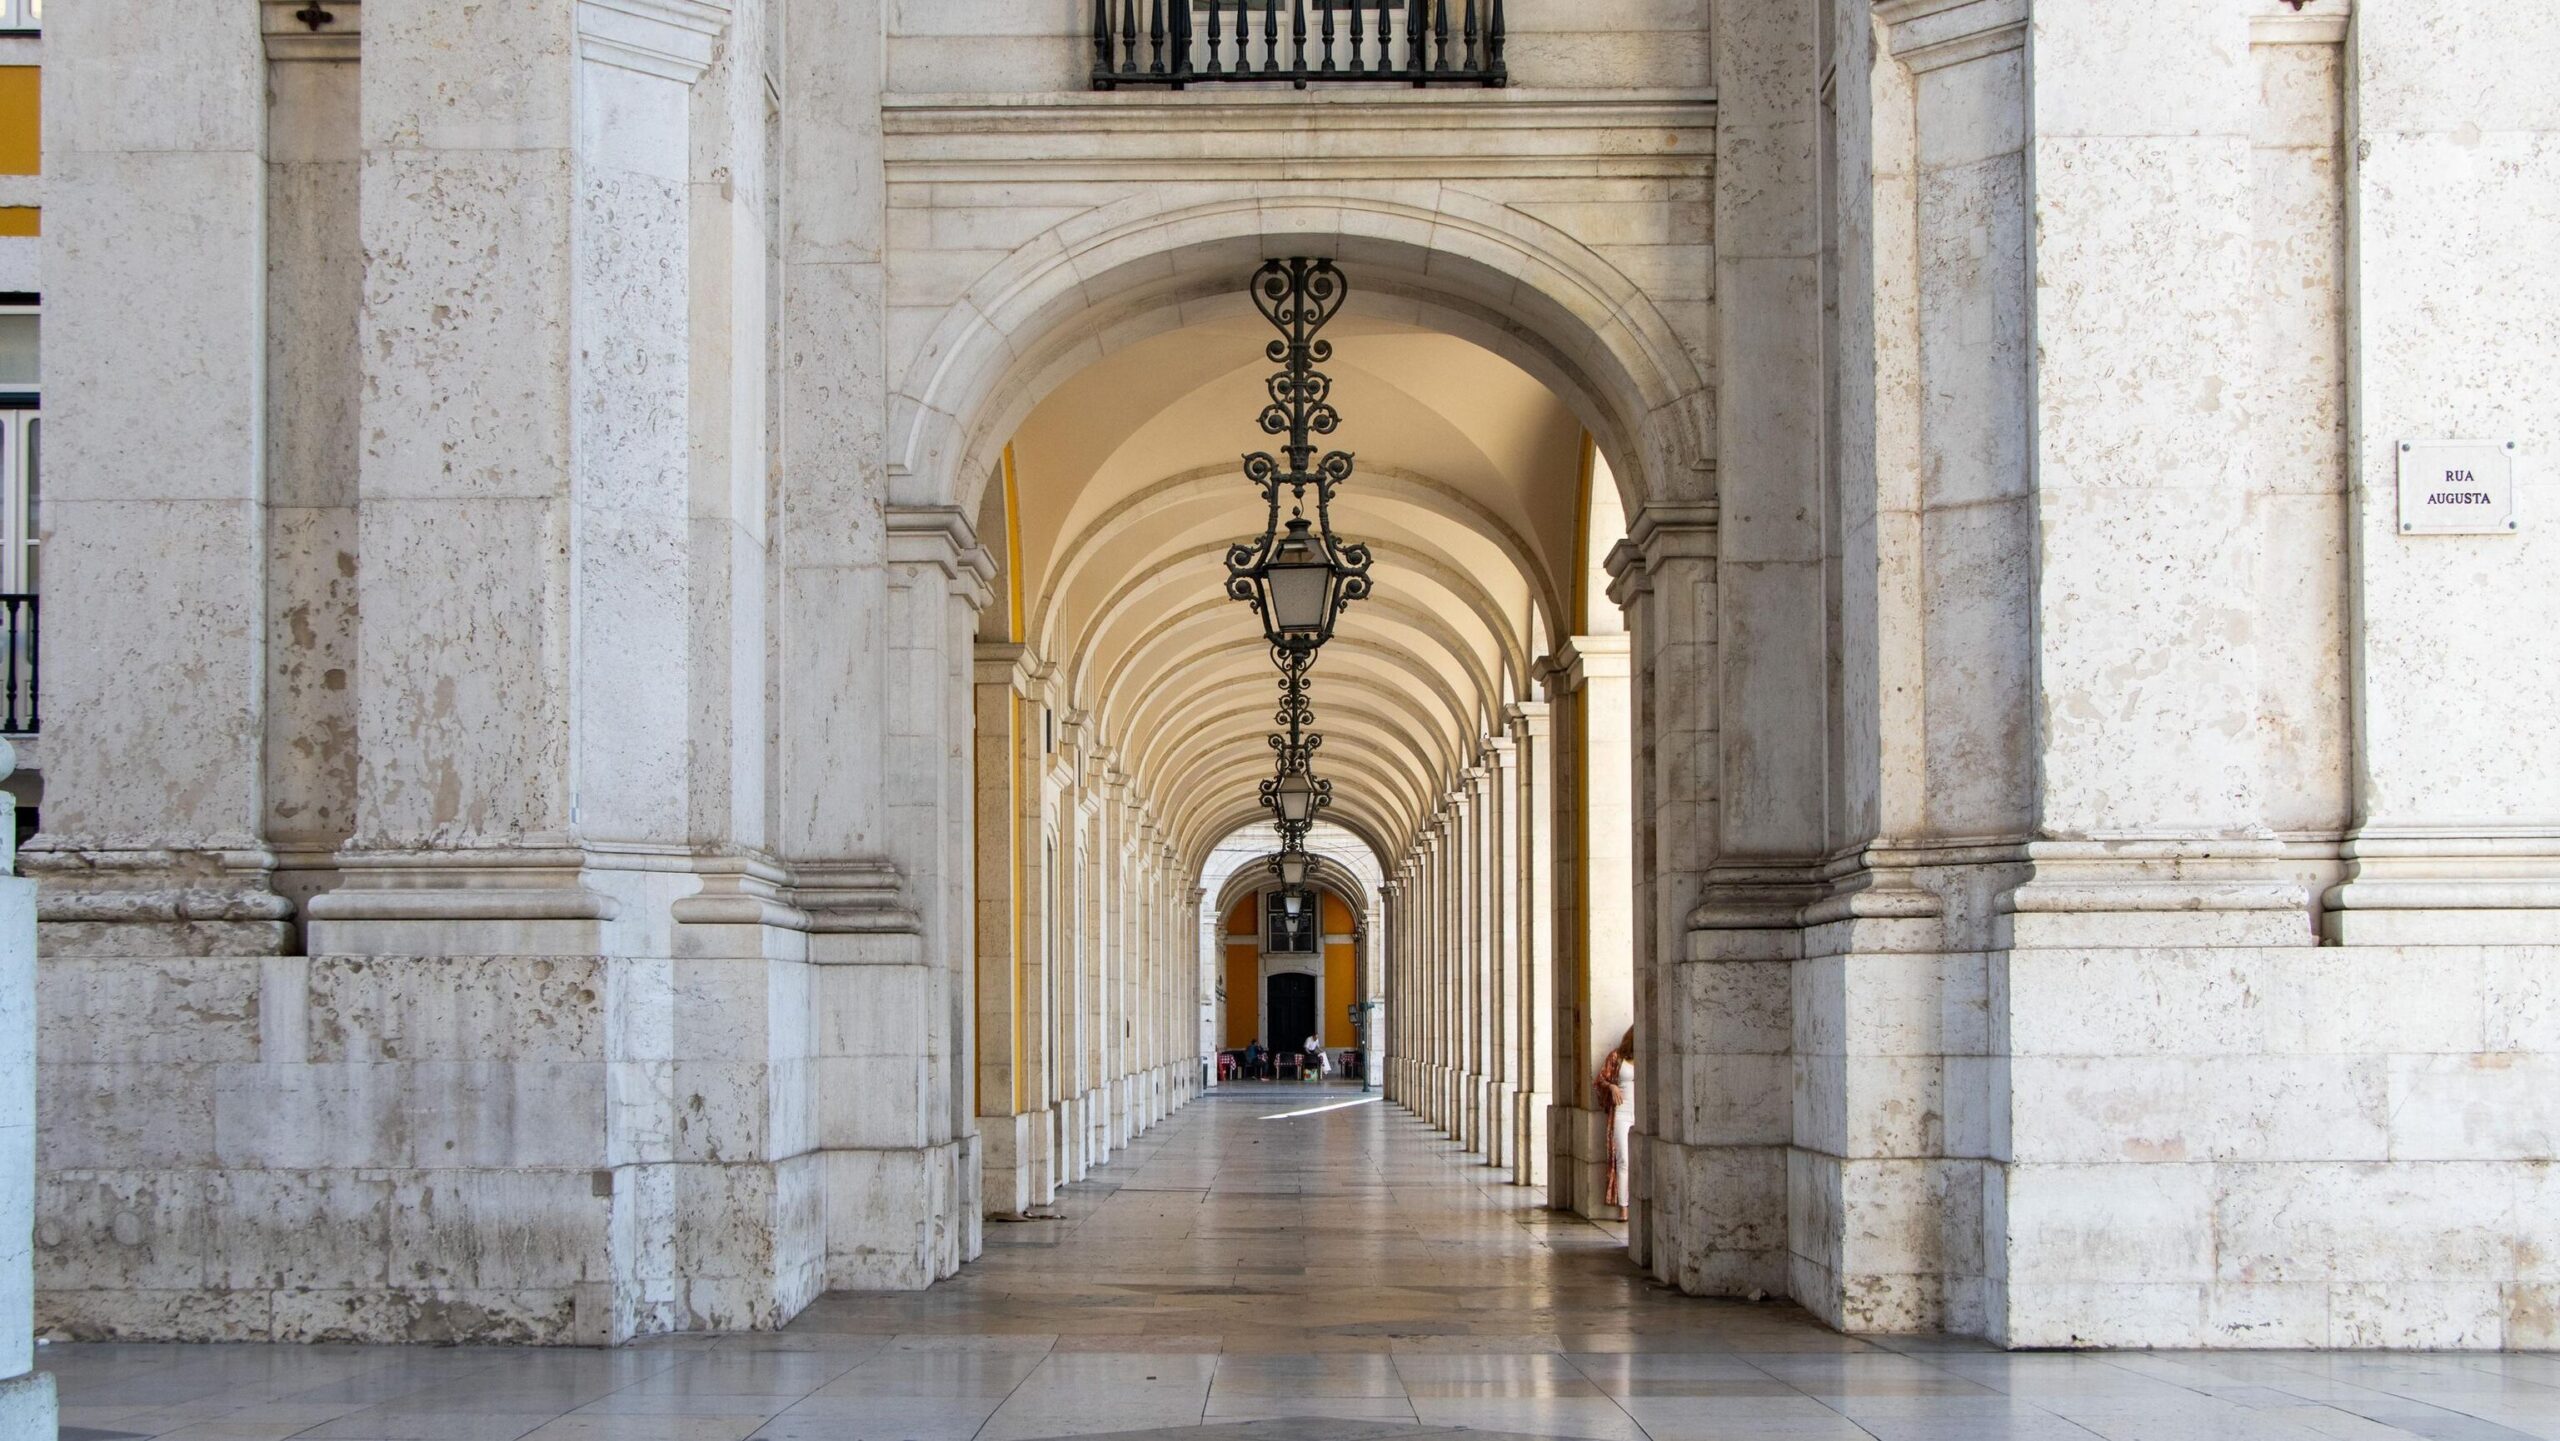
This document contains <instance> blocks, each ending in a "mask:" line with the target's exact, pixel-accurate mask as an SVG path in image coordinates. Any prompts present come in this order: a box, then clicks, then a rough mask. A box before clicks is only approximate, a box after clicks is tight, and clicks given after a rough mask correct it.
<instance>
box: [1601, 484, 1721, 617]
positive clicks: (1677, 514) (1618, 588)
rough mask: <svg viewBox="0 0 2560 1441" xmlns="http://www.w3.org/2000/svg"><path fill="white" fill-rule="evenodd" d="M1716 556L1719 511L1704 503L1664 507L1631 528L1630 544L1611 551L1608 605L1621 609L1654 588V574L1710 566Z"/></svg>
mask: <svg viewBox="0 0 2560 1441" xmlns="http://www.w3.org/2000/svg"><path fill="white" fill-rule="evenodd" d="M1715 556H1716V507H1715V506H1713V505H1712V504H1708V503H1705V502H1700V501H1689V502H1670V501H1660V502H1656V503H1654V504H1652V505H1648V506H1646V507H1645V508H1644V509H1642V510H1640V511H1637V512H1636V513H1635V515H1634V517H1633V518H1632V519H1630V520H1629V521H1628V522H1627V538H1626V539H1624V540H1622V541H1619V542H1618V543H1617V544H1616V545H1613V546H1611V547H1609V555H1608V559H1607V561H1606V562H1605V564H1606V566H1607V568H1608V571H1609V599H1610V600H1611V601H1612V602H1614V603H1615V604H1616V605H1618V606H1619V607H1620V608H1621V609H1623V608H1625V607H1627V606H1630V605H1633V604H1634V603H1635V602H1636V600H1637V598H1638V597H1640V596H1643V595H1644V594H1646V593H1647V592H1649V591H1650V590H1651V589H1652V588H1653V576H1654V573H1655V572H1657V571H1659V570H1661V569H1662V567H1663V566H1664V565H1666V564H1668V563H1670V562H1673V561H1681V560H1694V561H1702V562H1706V563H1708V564H1712V563H1714V561H1715Z"/></svg>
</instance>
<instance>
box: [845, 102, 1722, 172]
mask: <svg viewBox="0 0 2560 1441" xmlns="http://www.w3.org/2000/svg"><path fill="white" fill-rule="evenodd" d="M1715 113H1716V112H1715V105H1714V101H1713V98H1712V97H1711V96H1710V95H1709V94H1708V93H1707V92H1704V91H1692V90H1681V91H1661V92H1651V93H1640V94H1634V95H1625V94H1617V95H1608V94H1601V93H1593V94H1588V95H1570V96H1558V95H1556V94H1555V93H1554V92H1546V93H1545V94H1543V95H1541V94H1538V93H1537V92H1531V91H1525V90H1519V91H1515V90H1483V91H1469V92H1465V93H1463V94H1461V93H1459V92H1454V91H1397V90H1388V91H1364V92H1357V93H1354V92H1347V91H1345V92H1291V91H1286V90H1281V91H1275V92H1272V93H1269V94H1244V93H1240V92H1238V93H1212V92H1211V91H1207V90H1202V91H1195V92H1185V93H1183V94H1179V95H1169V94H1162V93H1157V94H1143V95H1142V94H1138V93H1135V92H1129V93H1122V94H1106V93H1096V92H1086V91H1070V92H1048V93H1041V94H1026V95H1020V96H1012V95H914V96H903V97H901V96H892V97H890V98H889V99H888V101H887V102H886V103H885V105H884V106H883V109H882V115H881V123H882V126H883V129H884V132H885V136H886V143H887V146H888V164H889V166H890V168H891V169H892V170H893V171H897V172H900V174H901V178H905V179H909V180H930V179H936V178H942V177H945V176H949V177H951V178H963V177H966V178H970V179H980V180H985V179H1002V178H1005V177H1007V176H1011V175H1022V176H1025V177H1035V178H1047V179H1051V180H1054V179H1057V178H1059V177H1060V176H1061V175H1067V176H1077V177H1093V176H1108V175H1139V174H1143V175H1147V176H1151V177H1155V178H1167V177H1172V176H1191V175H1197V176H1199V177H1200V178H1219V179H1237V178H1246V177H1251V176H1274V175H1278V174H1280V173H1281V172H1284V171H1285V172H1287V173H1290V174H1300V173H1303V172H1305V171H1306V170H1307V169H1309V168H1310V167H1313V168H1315V169H1317V170H1320V171H1321V172H1322V173H1325V174H1328V175H1339V176H1363V175H1371V174H1375V175H1380V176H1403V175H1409V174H1411V173H1412V171H1413V167H1414V166H1415V165H1416V164H1417V163H1425V162H1429V163H1433V164H1435V165H1436V167H1437V168H1436V170H1435V172H1434V173H1437V174H1443V175H1468V176H1484V175H1533V176H1534V175H1548V176H1553V175H1563V174H1580V175H1589V174H1593V173H1600V174H1607V175H1613V176H1620V177H1627V176H1639V177H1640V176H1672V177H1696V176H1700V175H1704V174H1707V173H1709V172H1710V171H1711V170H1712V169H1713V167H1714V163H1715V160H1714V148H1715V142H1714V134H1715ZM1613 135H1617V136H1626V137H1633V136H1638V135H1641V136H1643V137H1645V141H1644V143H1643V144H1642V145H1630V144H1628V143H1626V142H1625V141H1624V140H1617V141H1609V140H1606V139H1605V138H1604V137H1608V136H1613ZM1203 137H1233V138H1232V139H1229V140H1227V141H1225V142H1224V143H1214V144H1213V148H1212V149H1210V150H1209V151H1208V152H1206V153H1204V151H1203V149H1202V141H1203ZM1489 137H1501V138H1499V139H1490V140H1489ZM1666 139H1667V140H1668V142H1669V143H1665V141H1666Z"/></svg>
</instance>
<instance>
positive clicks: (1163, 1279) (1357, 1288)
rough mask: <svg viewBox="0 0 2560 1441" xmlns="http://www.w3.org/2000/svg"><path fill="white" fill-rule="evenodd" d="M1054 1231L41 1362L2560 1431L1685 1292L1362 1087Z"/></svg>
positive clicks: (2325, 1363) (1139, 1405)
mask: <svg viewBox="0 0 2560 1441" xmlns="http://www.w3.org/2000/svg"><path fill="white" fill-rule="evenodd" d="M1057 1210H1058V1213H1059V1214H1058V1218H1057V1219H1054V1220H1046V1221H1029V1222H1022V1223H1018V1224H1013V1225H1006V1226H1001V1227H995V1228H991V1231H990V1234H989V1237H988V1244H987V1249H986V1254H985V1256H984V1257H983V1259H981V1260H978V1261H976V1262H973V1263H971V1264H970V1265H968V1266H967V1267H965V1268H964V1269H963V1270H962V1272H961V1273H960V1275H958V1276H957V1277H954V1278H953V1279H951V1280H949V1281H946V1282H944V1283H942V1284H940V1285H937V1286H935V1287H933V1288H932V1289H930V1290H927V1291H922V1292H917V1293H912V1294H907V1295H877V1294H874V1295H860V1294H853V1293H844V1292H839V1293H835V1294H832V1295H829V1296H828V1297H826V1298H825V1299H823V1300H822V1301H820V1302H819V1303H818V1304H817V1305H816V1306H814V1307H812V1308H811V1309H810V1310H809V1311H808V1312H806V1313H805V1314H803V1315H802V1316H801V1317H800V1318H799V1319H798V1320H796V1321H795V1322H793V1323H792V1325H791V1326H789V1327H788V1328H787V1329H785V1330H783V1331H781V1332H779V1333H764V1334H744V1335H731V1336H702V1335H693V1336H674V1337H659V1338H654V1339H651V1340H648V1341H645V1342H642V1343H639V1344H637V1345H635V1346H633V1347H630V1348H627V1349H623V1350H618V1351H592V1350H570V1351H547V1350H522V1349H505V1348H490V1347H458V1348H442V1349H424V1348H405V1347H354V1346H311V1347H305V1346H220V1347H203V1346H183V1347H181V1346H143V1345H133V1346H120V1345H88V1346H60V1347H54V1348H51V1349H50V1351H49V1354H48V1358H47V1364H48V1365H49V1366H50V1367H51V1368H52V1369H53V1371H54V1373H55V1374H56V1375H57V1376H58V1377H59V1378H60V1382H61V1385H62V1399H63V1421H64V1425H65V1428H66V1429H65V1431H64V1433H63V1434H64V1435H65V1436H66V1437H70V1438H75V1441H127V1438H139V1437H154V1438H168V1441H211V1438H222V1441H286V1438H309V1441H393V1438H398V1441H514V1438H519V1437H522V1438H527V1441H746V1438H756V1441H1025V1438H1035V1437H1050V1436H1065V1435H1086V1436H1104V1435H1112V1434H1115V1433H1119V1432H1138V1431H1143V1432H1147V1433H1149V1441H1404V1438H1407V1437H1426V1436H1439V1435H1445V1434H1448V1433H1452V1432H1455V1431H1457V1430H1459V1429H1461V1428H1463V1429H1464V1430H1465V1431H1466V1432H1467V1433H1468V1438H1469V1441H1501V1438H1503V1437H1505V1436H1513V1435H1538V1436H1563V1437H1593V1438H1612V1441H1644V1438H1647V1437H1650V1438H1652V1441H1745V1438H1751V1441H1768V1438H1776V1441H1861V1438H1868V1437H1875V1438H1882V1441H1921V1438H1928V1441H1959V1438H1961V1441H2024V1438H2033V1441H2058V1438H2105V1441H2227V1438H2240V1437H2247V1438H2265V1441H2276V1438H2313V1437H2321V1436H2326V1437H2335V1438H2394V1437H2408V1436H2425V1437H2435V1438H2445V1441H2453V1438H2463V1441H2509V1438H2524V1437H2550V1436H2554V1435H2560V1357H2553V1356H2548V1355H2540V1356H2537V1355H2471V1356H2453V1355H2441V1356H2407V1355H2402V1356H2390V1355H2365V1356H2355V1355H2344V1354H2328V1355H2311V1354H2276V1355H2243V1354H2210V1355H2208V1354H2185V1355H2172V1354H2159V1353H2153V1354H2143V1353H2124V1354H2115V1355H2106V1356H2096V1355H2070V1354H2054V1353H2046V1354H2035V1353H2004V1352H2000V1351H1997V1350H1993V1349H1991V1348H1988V1347H1986V1346H1982V1345H1979V1344H1977V1343H1973V1342H1967V1341H1953V1340H1946V1339H1930V1340H1926V1341H1917V1340H1892V1339H1885V1340H1872V1339H1860V1338H1854V1337H1848V1336H1843V1335H1840V1334H1838V1333H1837V1332H1834V1331H1830V1330H1828V1329H1826V1328H1824V1327H1822V1326H1820V1325H1818V1324H1817V1323H1815V1322H1814V1321H1813V1320H1812V1318H1810V1317H1809V1316H1808V1315H1806V1314H1805V1312H1803V1311H1802V1310H1800V1309H1798V1308H1797V1307H1795V1306H1793V1305H1791V1304H1787V1303H1783V1302H1766V1303H1760V1304H1753V1303H1749V1302H1741V1301H1707V1300H1699V1299H1695V1298H1687V1297H1682V1296H1680V1295H1679V1294H1678V1293H1677V1292H1674V1291H1672V1290H1670V1289H1668V1288H1665V1287H1663V1286H1660V1285H1657V1284H1655V1283H1654V1282H1652V1281H1651V1280H1650V1279H1649V1278H1647V1277H1646V1276H1644V1275H1643V1274H1642V1273H1641V1272H1639V1271H1638V1270H1637V1269H1636V1268H1635V1267H1633V1266H1631V1265H1629V1264H1628V1262H1627V1260H1626V1253H1625V1251H1624V1249H1623V1247H1622V1246H1621V1244H1620V1243H1619V1242H1618V1241H1617V1239H1616V1238H1614V1237H1612V1236H1611V1235H1609V1234H1608V1233H1607V1232H1605V1231H1604V1230H1602V1229H1601V1228H1600V1227H1598V1226H1595V1225H1594V1224H1592V1223H1590V1222H1587V1221H1583V1220H1580V1219H1578V1218H1576V1217H1573V1216H1571V1215H1568V1214H1565V1213H1561V1212H1556V1211H1550V1210H1547V1209H1544V1208H1543V1207H1542V1205H1541V1204H1540V1198H1539V1197H1538V1195H1537V1193H1536V1192H1534V1191H1531V1190H1528V1189H1525V1188H1522V1187H1518V1186H1514V1185H1510V1184H1507V1181H1506V1177H1505V1176H1504V1174H1503V1173H1502V1172H1500V1171H1498V1170H1496V1169H1493V1168H1490V1167H1487V1166H1485V1165H1484V1164H1483V1162H1482V1161H1481V1159H1480V1158H1477V1157H1474V1156H1469V1155H1466V1154H1463V1153H1462V1152H1460V1151H1459V1150H1458V1149H1457V1147H1456V1146H1455V1145H1454V1144H1452V1143H1451V1142H1449V1141H1448V1140H1447V1139H1446V1138H1445V1137H1442V1136H1440V1135H1438V1134H1436V1133H1435V1132H1433V1131H1432V1130H1431V1129H1430V1128H1428V1127H1427V1126H1425V1125H1423V1124H1422V1123H1421V1122H1420V1121H1417V1120H1416V1119H1414V1117H1413V1116H1412V1115H1411V1114H1409V1113H1407V1112H1405V1111H1403V1110H1402V1109H1400V1108H1397V1107H1394V1106H1392V1105H1389V1104H1386V1103H1383V1102H1381V1101H1380V1100H1379V1099H1378V1098H1377V1097H1376V1096H1375V1094H1374V1093H1370V1094H1368V1095H1364V1094H1363V1093H1362V1092H1361V1091H1360V1090H1359V1089H1358V1088H1357V1087H1356V1086H1344V1085H1340V1084H1336V1085H1332V1086H1321V1087H1320V1086H1313V1085H1307V1086H1300V1085H1292V1084H1286V1083H1282V1084H1269V1085H1264V1084H1243V1085H1232V1086H1226V1087H1221V1088H1219V1089H1217V1090H1215V1091H1212V1092H1210V1093H1209V1094H1208V1095H1206V1096H1204V1097H1203V1098H1202V1099H1201V1100H1199V1101H1197V1102H1194V1103H1193V1104H1192V1105H1190V1106H1188V1107H1186V1108H1184V1109H1183V1110H1181V1111H1179V1112H1177V1113H1176V1114H1175V1115H1174V1116H1173V1117H1172V1118H1171V1119H1169V1120H1168V1121H1167V1122H1166V1123H1165V1124H1164V1125H1162V1126H1160V1127H1158V1128H1156V1129H1155V1130H1153V1131H1151V1132H1149V1133H1148V1134H1147V1135H1145V1136H1143V1137H1141V1138H1140V1139H1139V1140H1138V1141H1137V1142H1135V1143H1134V1144H1133V1145H1131V1146H1130V1147H1129V1148H1128V1149H1127V1150H1126V1151H1124V1152H1122V1153H1121V1154H1120V1155H1118V1156H1117V1157H1115V1158H1114V1159H1113V1160H1112V1162H1111V1163H1110V1164H1108V1165H1106V1166H1104V1167H1102V1168H1100V1169H1098V1170H1097V1171H1096V1172H1095V1173H1094V1174H1093V1175H1092V1176H1090V1177H1089V1178H1088V1179H1087V1180H1086V1181H1084V1182H1082V1183H1080V1184H1077V1185H1075V1186H1071V1187H1069V1188H1067V1189H1066V1190H1065V1191H1064V1192H1062V1193H1061V1195H1060V1197H1059V1205H1058V1207H1057ZM1256 1423H1259V1424H1256ZM1193 1428H1200V1429H1198V1430H1197V1431H1196V1432H1195V1431H1194V1430H1193Z"/></svg>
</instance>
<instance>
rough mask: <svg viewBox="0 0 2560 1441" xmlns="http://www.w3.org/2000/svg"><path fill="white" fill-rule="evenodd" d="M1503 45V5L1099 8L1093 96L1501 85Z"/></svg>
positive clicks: (1184, 3)
mask: <svg viewBox="0 0 2560 1441" xmlns="http://www.w3.org/2000/svg"><path fill="white" fill-rule="evenodd" d="M1195 6H1196V7H1197V13H1196V14H1195V10H1194V7H1195ZM1503 40H1504V34H1503V23H1502V0H1093V88H1094V89H1096V90H1116V89H1118V88H1120V87H1121V86H1123V85H1168V86H1171V87H1172V88H1174V89H1176V90H1179V89H1181V88H1182V87H1184V86H1185V85H1191V84H1197V83H1201V82H1204V81H1212V80H1217V81H1237V80H1245V81H1286V82H1288V83H1289V84H1292V85H1295V86H1296V87H1298V88H1299V89H1301V90H1304V89H1305V88H1306V87H1307V85H1308V84H1309V83H1310V82H1315V83H1319V84H1331V83H1335V82H1340V81H1369V82H1384V83H1387V84H1404V85H1482V86H1493V85H1501V84H1504V83H1506V81H1507V80H1508V79H1509V76H1508V73H1507V72H1506V71H1505V70H1504V68H1503V62H1502V46H1503Z"/></svg>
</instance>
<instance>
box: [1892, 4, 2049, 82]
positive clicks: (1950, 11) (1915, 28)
mask: <svg viewBox="0 0 2560 1441" xmlns="http://www.w3.org/2000/svg"><path fill="white" fill-rule="evenodd" d="M1876 18H1877V19H1878V20H1881V21H1883V22H1884V25H1885V33H1886V40H1887V43H1888V44H1890V45H1891V46H1892V47H1893V58H1894V59H1896V60H1899V61H1901V62H1902V63H1903V64H1905V65H1908V66H1910V67H1911V68H1912V69H1914V70H1938V69H1943V68H1945V67H1946V66H1949V65H1961V64H1963V63H1964V62H1966V61H1968V60H1979V59H1982V58H1983V57H1984V56H1987V55H1998V54H2000V53H2001V52H2003V51H2007V50H2015V49H2018V48H2019V47H2020V46H2023V45H2024V44H2026V42H2027V0H1878V3H1877V5H1876Z"/></svg>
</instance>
